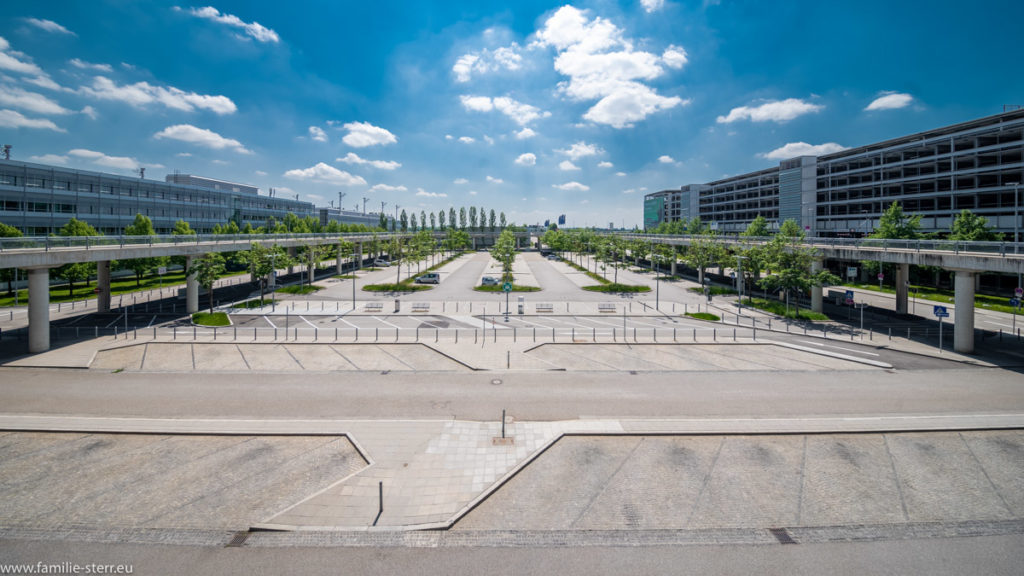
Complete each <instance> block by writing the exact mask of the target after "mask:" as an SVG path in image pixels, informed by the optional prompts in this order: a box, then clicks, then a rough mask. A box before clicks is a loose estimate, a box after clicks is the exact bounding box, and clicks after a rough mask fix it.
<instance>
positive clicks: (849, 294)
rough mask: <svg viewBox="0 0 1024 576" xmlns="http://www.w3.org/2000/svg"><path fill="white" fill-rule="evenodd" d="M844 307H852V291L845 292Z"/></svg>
mask: <svg viewBox="0 0 1024 576" xmlns="http://www.w3.org/2000/svg"><path fill="white" fill-rule="evenodd" d="M846 305H847V306H853V290H847V291H846Z"/></svg>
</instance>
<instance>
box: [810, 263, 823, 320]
mask: <svg viewBox="0 0 1024 576" xmlns="http://www.w3.org/2000/svg"><path fill="white" fill-rule="evenodd" d="M816 272H821V260H818V259H815V260H814V261H812V262H811V274H814V273H816ZM821 292H822V288H821V286H811V311H812V312H817V313H818V314H821V310H822V306H821Z"/></svg>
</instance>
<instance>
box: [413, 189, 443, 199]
mask: <svg viewBox="0 0 1024 576" xmlns="http://www.w3.org/2000/svg"><path fill="white" fill-rule="evenodd" d="M416 195H417V196H422V197H424V198H447V197H448V195H447V194H445V193H444V192H427V191H426V190H424V189H423V188H417V189H416Z"/></svg>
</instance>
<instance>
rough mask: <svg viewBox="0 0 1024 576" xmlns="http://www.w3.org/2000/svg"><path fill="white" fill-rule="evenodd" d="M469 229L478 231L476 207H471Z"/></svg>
mask: <svg viewBox="0 0 1024 576" xmlns="http://www.w3.org/2000/svg"><path fill="white" fill-rule="evenodd" d="M469 229H470V230H476V206H470V207H469Z"/></svg>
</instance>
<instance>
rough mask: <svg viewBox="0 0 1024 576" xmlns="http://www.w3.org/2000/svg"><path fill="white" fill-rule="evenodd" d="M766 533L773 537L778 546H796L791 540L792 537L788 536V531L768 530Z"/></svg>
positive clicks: (783, 529)
mask: <svg viewBox="0 0 1024 576" xmlns="http://www.w3.org/2000/svg"><path fill="white" fill-rule="evenodd" d="M768 531H769V532H771V533H772V536H775V539H776V540H778V541H779V544H796V540H793V537H792V536H790V535H789V530H786V529H785V528H769V529H768Z"/></svg>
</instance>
